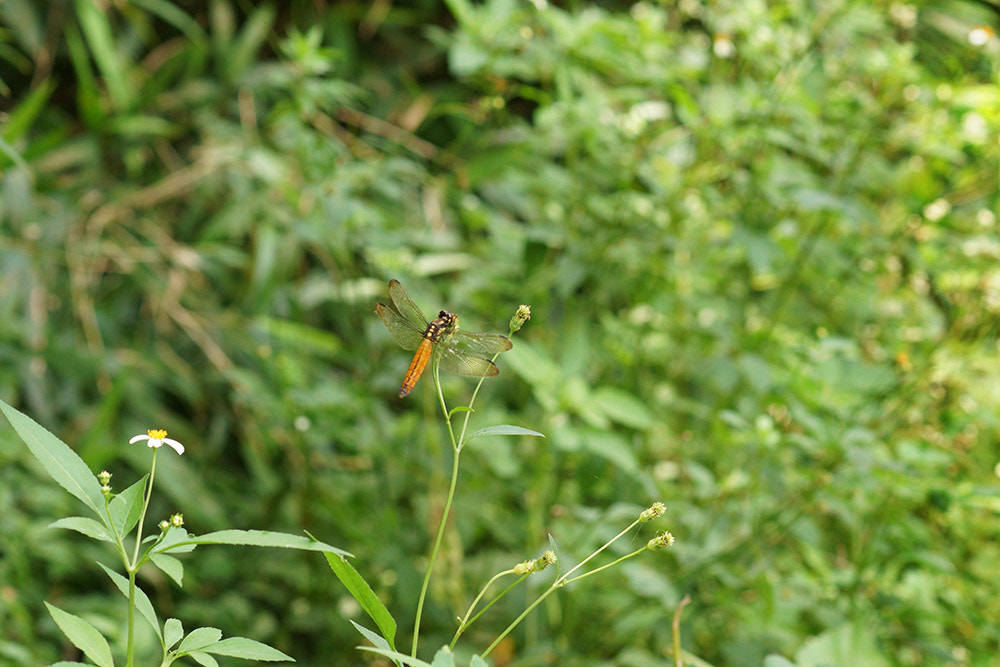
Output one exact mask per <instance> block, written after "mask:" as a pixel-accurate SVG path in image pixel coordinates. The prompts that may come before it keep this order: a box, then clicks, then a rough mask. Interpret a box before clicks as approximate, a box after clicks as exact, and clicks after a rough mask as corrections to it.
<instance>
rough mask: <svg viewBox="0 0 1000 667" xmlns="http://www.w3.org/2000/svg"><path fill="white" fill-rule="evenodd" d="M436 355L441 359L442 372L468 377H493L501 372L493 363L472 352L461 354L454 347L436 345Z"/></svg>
mask: <svg viewBox="0 0 1000 667" xmlns="http://www.w3.org/2000/svg"><path fill="white" fill-rule="evenodd" d="M434 354H436V355H438V357H439V358H440V359H441V370H444V371H448V372H449V373H454V374H455V375H464V376H466V377H474V378H481V377H493V376H494V375H496V374H497V373H499V372H500V369H498V368H497V367H496V364H494V363H493V362H492V361H490V360H489V359H487V358H485V357H480V356H478V355H475V354H472V353H470V352H459V351H457V350H455V349H454V348H452V347H448V346H447V345H443V344H441V343H435V345H434Z"/></svg>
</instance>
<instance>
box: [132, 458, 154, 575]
mask: <svg viewBox="0 0 1000 667" xmlns="http://www.w3.org/2000/svg"><path fill="white" fill-rule="evenodd" d="M157 451H158V450H157V449H154V450H153V463H152V465H151V466H150V468H149V481H148V482H147V484H146V499H145V500H144V501H143V503H142V514H140V515H139V527H138V528H136V531H135V550H134V551H133V552H132V562H131V563H130V564H129V570H133V569H136V565H137V563H138V562H139V546H140V545H141V544H142V524H143V523H144V522H145V521H146V510H148V509H149V499H150V498H151V497H152V496H153V478H154V477H155V476H156V452H157Z"/></svg>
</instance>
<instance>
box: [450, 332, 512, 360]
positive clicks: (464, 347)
mask: <svg viewBox="0 0 1000 667" xmlns="http://www.w3.org/2000/svg"><path fill="white" fill-rule="evenodd" d="M442 343H443V344H445V345H448V346H449V347H452V348H454V349H456V350H457V351H459V352H464V351H468V352H473V353H475V354H481V355H484V356H492V355H494V354H499V353H501V352H506V351H507V350H509V349H510V348H511V342H510V338H507V337H506V336H502V335H500V334H495V333H477V332H475V331H465V330H464V329H458V330H456V331H453V332H452V333H451V335H450V336H448V338H447V339H446V340H444V341H442Z"/></svg>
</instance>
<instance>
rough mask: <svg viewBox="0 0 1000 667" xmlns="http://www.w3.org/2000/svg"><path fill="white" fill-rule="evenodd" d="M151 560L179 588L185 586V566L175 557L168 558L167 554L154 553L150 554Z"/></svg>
mask: <svg viewBox="0 0 1000 667" xmlns="http://www.w3.org/2000/svg"><path fill="white" fill-rule="evenodd" d="M149 560H150V561H151V562H152V563H153V565H155V566H156V567H158V568H159V569H160V571H162V572H163V574H165V575H167V576H168V577H170V578H171V579H173V580H174V583H175V584H177V585H178V586H181V587H183V586H184V564H183V563H181V562H180V561H179V560H177V559H176V558H174V557H173V556H168V555H167V554H160V553H152V554H149Z"/></svg>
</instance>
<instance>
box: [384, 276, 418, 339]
mask: <svg viewBox="0 0 1000 667" xmlns="http://www.w3.org/2000/svg"><path fill="white" fill-rule="evenodd" d="M389 297H390V298H391V299H392V303H393V305H395V306H396V312H397V313H399V314H400V315H401V316H402V318H403V319H404V320H406V321H407V322H409V323H410V326H411V327H412V328H414V329H418V330H419V331H420V332H421V333H423V331H424V329H426V328H427V318H426V317H424V314H423V313H421V312H420V309H419V308H417V304H415V303H413V299H411V298H410V295H409V294H407V293H406V290H405V289H403V286H402V285H401V284H400V282H399V281H398V280H396V279H392V280H390V281H389Z"/></svg>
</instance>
